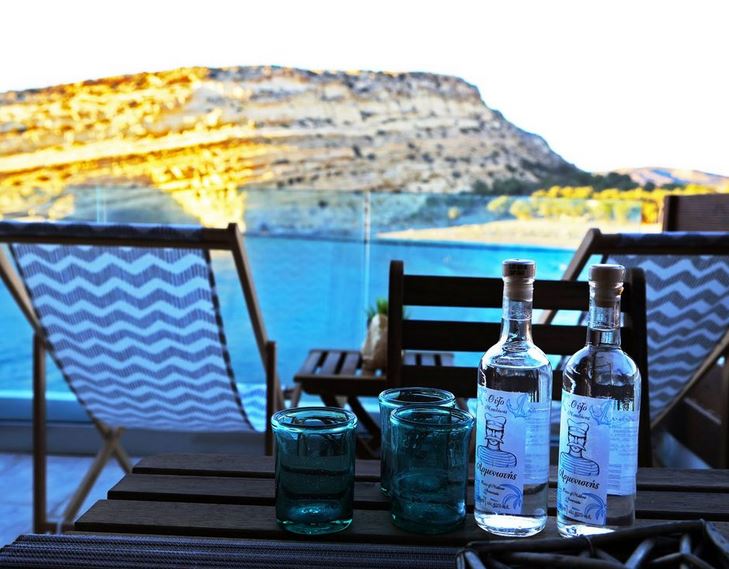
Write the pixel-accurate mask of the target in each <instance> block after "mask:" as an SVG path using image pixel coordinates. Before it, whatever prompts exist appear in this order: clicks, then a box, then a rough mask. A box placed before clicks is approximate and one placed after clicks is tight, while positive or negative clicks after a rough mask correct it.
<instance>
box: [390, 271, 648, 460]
mask: <svg viewBox="0 0 729 569" xmlns="http://www.w3.org/2000/svg"><path fill="white" fill-rule="evenodd" d="M502 296H503V281H502V280H501V279H497V278H474V277H454V276H430V275H408V274H405V268H404V264H403V262H402V261H392V262H391V263H390V282H389V315H388V338H387V340H388V354H387V358H388V359H387V382H388V385H389V386H391V387H399V386H416V385H417V386H426V387H438V388H442V389H447V390H449V391H451V392H453V393H454V394H455V395H456V397H459V398H473V397H475V396H476V387H477V375H476V369H477V366H478V361H479V357H480V355H481V354H482V353H483V352H484V351H486V349H487V348H489V347H490V346H491V345H493V344H495V343H496V341H497V340H498V338H499V335H500V330H501V324H500V322H482V321H478V322H474V321H463V320H452V319H447V320H430V319H417V318H412V317H407V318H403V309H404V308H411V309H412V310H413V311H414V310H416V308H415V307H424V306H427V307H447V308H455V307H461V308H501V305H502ZM588 303H589V285H588V283H586V282H563V281H548V280H539V279H537V280H536V282H535V283H534V305H533V306H534V309H535V310H539V309H542V310H572V311H586V310H587V308H588ZM621 310H622V312H623V318H624V326H623V331H622V345H623V349H624V350H625V351H626V352H627V353H628V354H630V356H631V357H632V358H633V359H634V360H635V362H636V364H637V365H638V368H639V369H640V372H641V377H642V382H641V389H642V393H643V396H642V400H643V401H644V402H645V401H647V400H648V372H647V365H646V346H645V337H646V328H645V283H644V280H643V273H642V271H641V270H628V271H627V272H626V283H625V290H624V292H623V300H622V303H621ZM533 334H534V341H535V343H536V344H537V345H538V346H539V347H540V348H541V349H542V350H544V352H545V353H546V354H547V355H556V356H566V355H572V354H573V353H575V352H576V351H577V350H579V349H580V348H582V347H583V346H584V345H585V327H584V326H576V325H558V324H549V325H539V324H535V325H534V326H533ZM411 350H421V351H422V350H428V351H436V350H437V351H448V352H468V353H469V356H468V360H467V365H454V366H441V365H434V364H435V362H434V361H433V359H432V358H430V361H428V360H429V358H421V359H420V361H416V362H412V361H408V352H409V351H411ZM552 388H553V391H552V397H553V399H555V400H559V399H560V398H561V393H562V372H561V371H560V370H555V372H554V378H553V384H552ZM553 419H554V417H553ZM639 463H640V465H641V466H650V464H651V440H650V427H649V421H648V406H647V405H646V404H643V405H641V409H640V433H639Z"/></svg>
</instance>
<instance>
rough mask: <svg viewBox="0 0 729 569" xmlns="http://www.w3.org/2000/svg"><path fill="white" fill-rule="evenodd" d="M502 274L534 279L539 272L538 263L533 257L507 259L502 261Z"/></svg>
mask: <svg viewBox="0 0 729 569" xmlns="http://www.w3.org/2000/svg"><path fill="white" fill-rule="evenodd" d="M501 274H502V275H503V276H504V277H520V278H524V279H533V278H534V276H535V275H536V274H537V264H536V263H535V262H534V261H532V260H531V259H507V260H506V261H504V262H503V263H501Z"/></svg>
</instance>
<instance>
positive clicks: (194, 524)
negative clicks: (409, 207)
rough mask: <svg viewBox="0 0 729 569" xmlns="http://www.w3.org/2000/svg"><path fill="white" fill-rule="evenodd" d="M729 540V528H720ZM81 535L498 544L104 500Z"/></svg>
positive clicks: (377, 525)
mask: <svg viewBox="0 0 729 569" xmlns="http://www.w3.org/2000/svg"><path fill="white" fill-rule="evenodd" d="M659 521H665V520H659V519H650V520H648V519H639V520H637V521H636V525H649V524H653V523H658V522H659ZM717 527H718V528H719V531H721V532H722V534H723V535H729V523H726V522H719V523H717ZM75 529H76V530H77V531H82V532H96V533H99V532H101V533H103V532H113V533H134V534H156V535H196V536H209V537H235V538H259V539H305V540H314V539H320V540H322V541H331V542H356V543H362V542H365V543H400V544H403V545H406V544H428V545H441V546H463V545H464V544H465V543H467V542H469V541H474V540H483V539H498V538H495V537H493V536H489V535H488V534H486V533H485V532H484V531H483V530H481V529H480V528H478V527H477V526H476V523H475V520H474V518H473V516H468V517H467V518H466V523H465V524H464V526H463V528H461V529H458V530H456V531H454V532H451V533H447V534H442V535H433V536H422V535H418V534H413V533H408V532H405V531H402V530H400V529H398V528H396V527H395V526H393V525H392V523H391V521H390V514H389V512H386V511H382V510H356V511H355V513H354V517H353V521H352V525H351V526H350V527H349V528H348V529H347V530H345V531H343V532H340V533H336V534H330V535H326V536H321V537H320V538H316V537H313V536H297V535H294V534H290V533H288V532H285V531H283V530H281V529H280V528H278V526H277V525H276V522H275V510H274V508H273V506H256V505H231V504H193V503H181V502H156V501H137V500H100V501H98V502H96V504H94V505H93V506H92V507H91V509H89V510H88V511H87V512H86V513H85V514H84V515H83V516H81V518H79V519H78V520H77V521H76V526H75ZM556 536H557V530H556V523H555V520H554V518H550V519H549V521H548V523H547V527H546V529H545V530H544V532H542V533H541V534H540V537H544V538H548V537H556Z"/></svg>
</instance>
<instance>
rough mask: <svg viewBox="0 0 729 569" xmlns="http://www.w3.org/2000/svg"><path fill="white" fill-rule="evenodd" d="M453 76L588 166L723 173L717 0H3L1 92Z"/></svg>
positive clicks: (726, 45) (725, 5)
mask: <svg viewBox="0 0 729 569" xmlns="http://www.w3.org/2000/svg"><path fill="white" fill-rule="evenodd" d="M258 64H278V65H290V66H297V67H303V68H310V69H374V70H395V71H416V70H417V71H430V72H436V73H446V74H452V75H458V76H460V77H462V78H464V79H466V80H467V81H469V82H470V83H473V84H475V85H477V86H478V88H479V89H480V91H481V96H482V98H483V100H484V101H485V102H486V104H488V105H489V106H490V107H492V108H494V109H498V110H500V111H501V112H503V113H504V115H505V116H506V118H507V119H509V120H511V121H512V122H514V123H516V124H517V125H518V126H520V127H521V128H524V129H526V130H530V131H533V132H536V133H538V134H540V135H542V136H543V137H544V138H545V139H546V140H547V142H549V144H550V145H551V146H552V148H553V149H554V150H556V151H557V152H559V153H560V154H561V155H562V156H564V157H565V158H566V159H567V160H569V161H571V162H574V163H575V164H577V165H578V166H580V167H582V168H585V169H588V170H594V171H599V170H609V169H612V168H619V167H637V166H668V167H674V168H692V169H698V170H704V171H708V172H714V173H719V174H724V175H729V2H727V1H725V0H683V1H673V0H663V1H662V0H655V1H652V0H628V1H624V0H572V1H570V0H535V1H522V0H500V1H495V0H471V1H466V0H444V1H440V2H434V1H429V0H428V1H419V2H418V1H415V0H389V1H380V0H370V1H367V2H354V1H347V0H333V1H324V0H322V1H315V0H292V1H283V0H257V1H255V2H246V1H243V0H237V1H235V0H231V1H229V2H225V1H218V0H199V1H197V2H190V1H186V0H184V1H183V0H177V1H166V0H144V1H139V0H124V1H120V0H97V1H95V2H92V1H83V0H64V1H42V0H10V1H9V2H6V3H3V5H2V7H1V8H0V92H2V91H7V90H16V89H26V88H30V87H42V86H48V85H53V84H57V83H66V82H72V81H77V80H83V79H91V78H97V77H104V76H109V75H118V74H121V73H133V72H137V71H153V70H162V69H171V68H175V67H179V66H189V65H202V66H210V67H216V66H225V65H258Z"/></svg>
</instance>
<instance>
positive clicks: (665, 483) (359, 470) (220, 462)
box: [133, 453, 729, 492]
mask: <svg viewBox="0 0 729 569" xmlns="http://www.w3.org/2000/svg"><path fill="white" fill-rule="evenodd" d="M273 465H274V461H273V458H272V457H262V456H247V455H224V454H177V453H175V454H172V453H170V454H161V455H156V456H150V457H145V458H143V459H142V460H140V461H139V462H138V463H137V464H136V465H135V466H134V469H133V472H135V473H137V474H179V475H201V476H235V477H260V478H271V477H273ZM355 472H356V476H357V480H371V481H376V480H379V477H380V463H379V462H378V461H376V460H358V461H357V464H356V467H355ZM469 472H470V473H469V477H470V478H471V479H473V468H471V469H469ZM549 478H550V486H555V485H556V480H557V467H556V466H552V468H551V469H550V477H549ZM638 489H639V490H676V491H684V490H685V491H692V492H729V470H709V469H706V470H681V469H672V468H639V469H638Z"/></svg>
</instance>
